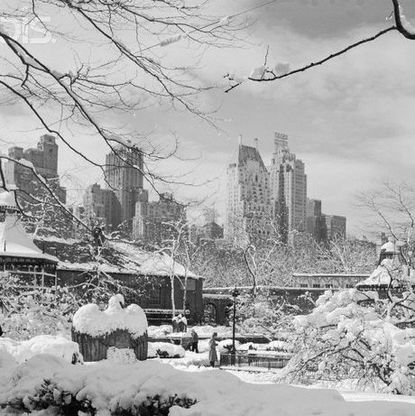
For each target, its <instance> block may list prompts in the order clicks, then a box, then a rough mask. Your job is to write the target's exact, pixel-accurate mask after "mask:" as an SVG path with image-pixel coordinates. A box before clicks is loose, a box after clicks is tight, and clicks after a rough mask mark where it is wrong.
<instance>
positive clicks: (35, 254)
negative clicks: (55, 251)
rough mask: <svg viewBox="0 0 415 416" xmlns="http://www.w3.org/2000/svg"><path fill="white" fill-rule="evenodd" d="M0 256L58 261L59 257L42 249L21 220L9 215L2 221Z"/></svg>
mask: <svg viewBox="0 0 415 416" xmlns="http://www.w3.org/2000/svg"><path fill="white" fill-rule="evenodd" d="M0 256H1V257H4V256H13V257H22V258H24V257H28V258H37V259H43V260H48V261H50V262H56V263H57V262H58V259H57V258H56V257H54V256H51V255H49V254H45V253H42V251H41V250H40V249H39V248H38V247H37V246H36V245H35V243H34V242H33V240H32V239H31V238H30V237H29V236H28V235H27V234H26V231H25V230H24V228H23V225H22V223H21V222H20V220H19V219H18V218H17V217H15V216H13V215H7V216H6V218H5V220H4V222H2V223H0Z"/></svg>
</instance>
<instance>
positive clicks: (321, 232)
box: [307, 199, 346, 242]
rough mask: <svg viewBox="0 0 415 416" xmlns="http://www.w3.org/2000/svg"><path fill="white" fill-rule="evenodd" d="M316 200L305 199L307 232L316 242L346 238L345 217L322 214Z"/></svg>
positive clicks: (318, 201)
mask: <svg viewBox="0 0 415 416" xmlns="http://www.w3.org/2000/svg"><path fill="white" fill-rule="evenodd" d="M321 207H322V204H321V201H320V200H318V199H307V232H308V233H309V234H311V235H312V236H313V237H314V239H315V240H316V241H317V242H325V241H330V240H333V239H335V238H339V237H340V238H345V237H346V217H342V216H340V215H326V214H323V213H322V209H321Z"/></svg>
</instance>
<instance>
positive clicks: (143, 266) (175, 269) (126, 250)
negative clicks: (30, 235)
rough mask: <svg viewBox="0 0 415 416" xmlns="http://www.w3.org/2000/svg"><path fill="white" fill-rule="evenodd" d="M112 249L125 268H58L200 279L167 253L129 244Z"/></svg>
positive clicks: (89, 264)
mask: <svg viewBox="0 0 415 416" xmlns="http://www.w3.org/2000/svg"><path fill="white" fill-rule="evenodd" d="M108 244H109V246H110V247H112V248H114V249H115V250H116V251H117V253H116V254H117V255H118V256H119V258H120V261H121V262H122V264H123V266H122V267H118V266H115V265H113V264H110V263H109V262H105V260H103V261H102V262H99V263H98V262H94V261H90V262H83V263H70V262H59V265H58V267H59V268H61V269H67V270H82V271H90V270H96V269H98V268H99V269H100V270H102V271H103V272H107V273H136V274H139V275H146V276H171V274H172V273H173V274H174V275H175V276H179V277H185V276H186V275H187V277H188V278H192V279H199V278H201V277H198V276H196V275H195V274H194V273H193V272H191V271H189V270H187V271H186V269H185V268H184V266H182V265H181V264H180V263H177V262H176V261H173V259H172V258H171V257H170V256H168V255H167V254H165V253H157V252H155V253H152V252H148V251H143V250H141V249H140V248H138V247H137V246H135V245H133V244H129V243H121V242H116V243H115V242H109V243H108Z"/></svg>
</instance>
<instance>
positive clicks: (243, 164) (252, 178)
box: [224, 139, 273, 244]
mask: <svg viewBox="0 0 415 416" xmlns="http://www.w3.org/2000/svg"><path fill="white" fill-rule="evenodd" d="M255 142H256V146H255V147H252V146H246V145H243V144H242V143H241V142H240V144H239V148H238V156H237V161H236V163H231V164H230V165H229V166H228V172H227V179H228V180H227V197H228V198H227V205H226V219H225V229H224V234H225V238H226V239H227V240H230V241H232V242H234V243H236V244H247V243H249V242H254V241H264V240H266V239H267V238H269V237H270V236H271V234H272V232H273V228H272V226H271V222H272V215H273V212H272V205H271V197H270V187H269V173H268V170H267V168H266V167H265V164H264V162H263V160H262V158H261V155H260V154H259V151H258V140H257V139H256V140H255Z"/></svg>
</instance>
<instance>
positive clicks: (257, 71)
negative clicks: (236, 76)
mask: <svg viewBox="0 0 415 416" xmlns="http://www.w3.org/2000/svg"><path fill="white" fill-rule="evenodd" d="M265 70H266V67H265V66H259V67H257V68H254V69H253V70H252V71H251V73H250V74H249V78H253V79H262V78H263V76H264V74H265Z"/></svg>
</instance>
